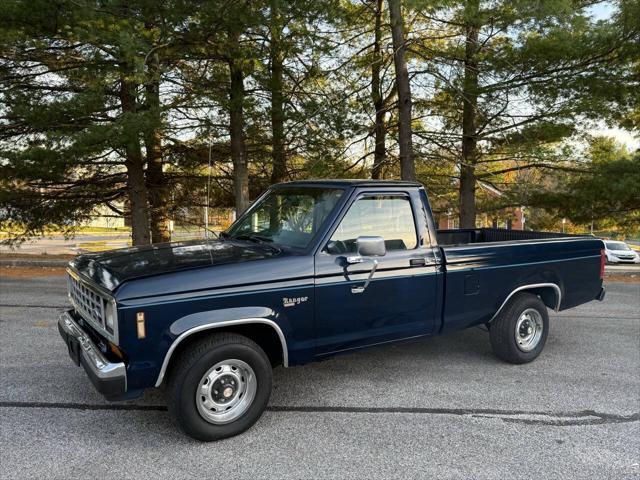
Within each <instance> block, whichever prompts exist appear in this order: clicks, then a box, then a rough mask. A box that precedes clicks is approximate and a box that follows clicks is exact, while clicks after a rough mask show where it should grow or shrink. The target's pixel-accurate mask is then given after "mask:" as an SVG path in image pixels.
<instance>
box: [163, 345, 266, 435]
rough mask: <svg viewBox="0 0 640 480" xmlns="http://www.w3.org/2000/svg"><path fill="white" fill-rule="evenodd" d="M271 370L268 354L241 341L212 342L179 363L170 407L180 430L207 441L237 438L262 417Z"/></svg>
mask: <svg viewBox="0 0 640 480" xmlns="http://www.w3.org/2000/svg"><path fill="white" fill-rule="evenodd" d="M271 382H272V370H271V364H270V363H269V359H268V358H267V355H266V354H265V353H264V351H263V350H262V349H261V348H260V347H259V346H258V345H257V344H256V343H255V342H253V341H252V340H250V339H248V338H246V337H243V336H242V335H237V334H232V333H219V334H214V335H211V336H208V337H206V338H204V339H202V340H200V341H198V342H196V343H195V344H194V345H192V346H191V347H190V348H189V350H187V351H185V352H184V353H183V354H182V355H180V357H178V358H177V359H176V363H175V364H174V367H173V369H172V371H171V374H170V376H169V380H168V382H167V387H168V388H167V406H168V408H169V413H170V414H171V415H172V417H173V418H174V419H175V421H176V422H177V424H178V426H179V427H180V428H181V429H182V430H183V431H184V432H185V433H186V434H187V435H189V436H191V437H193V438H195V439H197V440H202V441H211V440H219V439H222V438H227V437H231V436H233V435H238V434H239V433H242V432H244V431H245V430H247V429H248V428H250V427H251V426H252V425H253V424H254V423H255V422H256V421H257V420H258V419H259V418H260V416H261V415H262V412H263V411H264V409H265V408H266V406H267V402H268V401H269V396H270V395H271Z"/></svg>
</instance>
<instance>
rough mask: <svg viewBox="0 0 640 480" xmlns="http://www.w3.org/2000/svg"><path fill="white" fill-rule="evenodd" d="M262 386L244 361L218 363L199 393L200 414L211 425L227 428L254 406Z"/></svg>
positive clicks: (204, 378)
mask: <svg viewBox="0 0 640 480" xmlns="http://www.w3.org/2000/svg"><path fill="white" fill-rule="evenodd" d="M257 386H258V382H257V380H256V376H255V373H254V372H253V369H252V368H251V367H250V366H249V365H248V364H247V363H245V362H243V361H242V360H236V359H232V360H224V361H222V362H218V363H216V364H215V365H214V366H213V367H211V368H210V369H209V370H208V371H207V373H205V374H204V375H203V376H202V378H201V379H200V383H199V384H198V389H197V390H196V405H197V407H198V412H199V413H200V415H201V416H202V418H204V419H205V420H206V421H207V422H210V423H215V424H224V423H229V422H233V421H234V420H236V419H237V418H239V417H241V416H242V415H243V414H244V413H245V412H246V411H247V409H248V408H249V407H250V406H251V404H252V403H253V399H254V398H255V396H256V390H257Z"/></svg>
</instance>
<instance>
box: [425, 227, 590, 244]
mask: <svg viewBox="0 0 640 480" xmlns="http://www.w3.org/2000/svg"><path fill="white" fill-rule="evenodd" d="M584 236H585V235H571V234H568V233H559V232H536V231H533V230H507V229H503V228H467V229H450V230H438V231H437V237H438V244H439V245H440V246H443V245H468V244H473V243H490V242H515V241H519V240H538V239H545V238H579V237H584Z"/></svg>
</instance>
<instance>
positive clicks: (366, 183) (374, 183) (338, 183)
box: [276, 178, 422, 188]
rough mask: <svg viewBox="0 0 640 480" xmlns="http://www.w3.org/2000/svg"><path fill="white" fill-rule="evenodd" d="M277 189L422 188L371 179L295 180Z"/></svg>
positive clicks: (413, 184) (405, 182) (404, 182)
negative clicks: (290, 187) (289, 187)
mask: <svg viewBox="0 0 640 480" xmlns="http://www.w3.org/2000/svg"><path fill="white" fill-rule="evenodd" d="M276 186H278V187H288V186H292V187H293V186H295V187H311V186H313V187H343V188H344V187H383V186H387V187H422V184H421V183H418V182H408V181H405V180H371V179H350V178H349V179H342V178H340V179H322V180H296V181H293V182H285V183H279V184H277V185H276Z"/></svg>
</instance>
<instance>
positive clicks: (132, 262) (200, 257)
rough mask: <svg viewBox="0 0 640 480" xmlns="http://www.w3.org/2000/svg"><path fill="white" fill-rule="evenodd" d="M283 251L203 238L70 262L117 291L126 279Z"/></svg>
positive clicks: (78, 258) (260, 257) (130, 249)
mask: <svg viewBox="0 0 640 480" xmlns="http://www.w3.org/2000/svg"><path fill="white" fill-rule="evenodd" d="M278 255H281V253H280V252H279V251H278V250H276V249H274V248H273V249H272V248H269V247H268V246H263V245H258V244H253V243H250V242H244V241H230V240H211V241H207V242H203V241H201V240H197V241H188V242H175V243H161V244H156V245H147V246H143V247H132V248H123V249H119V250H111V251H109V252H104V253H97V254H88V255H81V256H79V257H77V258H76V259H74V260H72V261H71V262H70V263H69V266H70V267H71V268H72V269H73V270H75V271H77V272H78V273H80V274H81V275H83V276H85V277H88V278H90V279H91V280H93V281H94V282H95V283H97V284H98V285H100V286H102V287H104V288H106V289H108V290H111V291H114V290H115V289H116V288H118V286H119V285H120V284H122V283H123V282H125V281H127V280H131V279H134V278H141V277H150V276H155V275H159V274H164V273H170V272H177V271H181V270H190V269H195V268H202V267H209V266H213V265H223V264H230V263H241V262H247V261H251V260H261V259H267V258H273V257H275V256H278Z"/></svg>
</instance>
